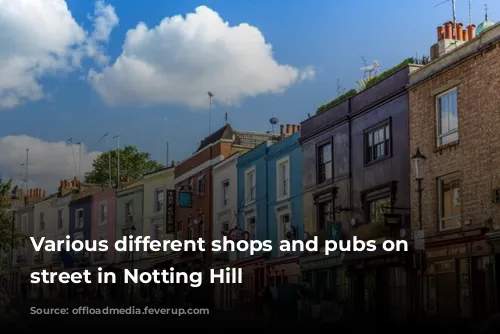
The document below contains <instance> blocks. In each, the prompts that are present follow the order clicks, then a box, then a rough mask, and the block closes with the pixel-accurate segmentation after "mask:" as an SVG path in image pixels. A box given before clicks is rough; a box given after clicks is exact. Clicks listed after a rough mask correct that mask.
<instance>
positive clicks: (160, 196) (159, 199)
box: [154, 189, 165, 212]
mask: <svg viewBox="0 0 500 334" xmlns="http://www.w3.org/2000/svg"><path fill="white" fill-rule="evenodd" d="M164 207H165V191H164V190H163V189H156V190H155V211H154V212H163V210H164Z"/></svg>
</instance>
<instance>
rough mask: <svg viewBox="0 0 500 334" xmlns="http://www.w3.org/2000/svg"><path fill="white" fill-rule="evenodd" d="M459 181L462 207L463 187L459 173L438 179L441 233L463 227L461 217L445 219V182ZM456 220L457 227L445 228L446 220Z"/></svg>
mask: <svg viewBox="0 0 500 334" xmlns="http://www.w3.org/2000/svg"><path fill="white" fill-rule="evenodd" d="M454 180H458V182H459V184H460V187H459V188H458V201H459V204H458V205H460V195H461V194H460V189H461V187H462V180H461V179H460V175H459V173H453V174H449V175H445V176H441V177H439V178H438V179H437V181H438V210H439V231H448V230H454V229H457V228H460V227H462V221H461V219H460V217H461V215H460V214H459V215H456V216H451V217H443V197H442V194H443V188H442V187H443V181H454ZM452 219H456V221H457V224H456V225H455V226H451V227H448V228H443V222H444V221H446V220H452Z"/></svg>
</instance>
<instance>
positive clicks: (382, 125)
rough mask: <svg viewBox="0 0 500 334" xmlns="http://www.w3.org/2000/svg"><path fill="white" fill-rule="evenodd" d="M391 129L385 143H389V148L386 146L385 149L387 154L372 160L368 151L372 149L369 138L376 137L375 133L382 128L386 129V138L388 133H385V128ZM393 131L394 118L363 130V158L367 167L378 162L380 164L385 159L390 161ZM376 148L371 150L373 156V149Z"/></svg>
mask: <svg viewBox="0 0 500 334" xmlns="http://www.w3.org/2000/svg"><path fill="white" fill-rule="evenodd" d="M387 126H388V127H389V139H387V138H385V140H384V142H388V143H387V145H386V146H387V147H385V146H384V149H385V150H386V153H385V154H384V155H382V156H379V157H377V158H373V159H371V160H370V157H369V155H368V152H369V151H368V149H369V148H370V147H369V145H368V143H369V137H370V136H372V135H374V133H375V132H377V131H379V130H381V129H382V128H384V136H385V135H386V131H385V127H387ZM392 138H393V131H392V117H389V118H387V119H385V120H383V121H381V122H378V123H377V124H375V125H373V126H370V127H369V128H366V129H365V130H363V156H364V163H365V166H368V165H371V164H375V163H377V162H380V161H383V160H385V159H389V158H391V157H392V149H393V147H392V143H393V140H392ZM372 142H373V138H372ZM374 148H375V146H374V145H373V146H371V148H370V150H371V153H372V154H373V149H374Z"/></svg>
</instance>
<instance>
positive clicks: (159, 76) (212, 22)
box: [89, 6, 314, 108]
mask: <svg viewBox="0 0 500 334" xmlns="http://www.w3.org/2000/svg"><path fill="white" fill-rule="evenodd" d="M313 76H314V69H313V68H312V67H307V68H306V69H305V70H304V71H301V70H299V69H297V68H295V67H293V66H290V65H281V64H279V63H278V62H277V61H276V60H275V59H274V58H273V52H272V46H271V44H269V43H266V41H265V39H264V36H263V35H262V33H261V32H260V31H259V30H258V29H257V28H256V27H253V26H251V25H249V24H247V23H241V24H239V25H237V26H230V25H229V23H228V22H224V21H223V20H222V18H221V17H220V16H219V14H218V13H216V12H215V11H213V10H211V9H210V8H207V7H206V6H200V7H198V8H196V10H195V12H194V13H190V14H188V15H187V16H186V17H185V18H183V17H181V16H174V17H170V18H165V19H163V20H162V21H161V22H160V24H159V25H157V26H156V27H153V28H148V27H147V26H146V24H145V23H142V22H141V23H139V24H138V25H137V26H136V28H135V29H131V30H129V31H128V32H127V35H126V39H125V42H124V45H123V52H122V54H121V55H120V56H119V57H118V58H117V59H116V61H115V62H114V63H113V64H112V65H110V66H108V67H105V68H104V69H103V70H102V71H101V72H99V71H96V70H91V71H90V72H89V80H90V81H91V83H92V84H93V86H94V87H95V89H96V90H97V91H98V92H99V93H100V95H101V96H102V97H103V98H104V99H105V101H106V102H108V103H109V104H112V105H117V104H126V103H139V104H141V105H144V106H147V105H153V104H161V103H179V104H184V105H187V106H190V107H193V108H206V107H207V104H208V98H207V92H208V91H211V92H214V93H215V98H216V99H218V98H220V100H221V101H224V100H226V99H228V100H229V101H230V102H231V103H233V104H234V103H237V102H238V101H239V100H241V99H242V98H245V97H249V96H256V95H259V94H264V93H280V92H283V91H284V90H285V89H286V88H288V87H289V86H290V85H292V84H293V83H296V82H298V81H301V80H306V79H310V78H312V77H313Z"/></svg>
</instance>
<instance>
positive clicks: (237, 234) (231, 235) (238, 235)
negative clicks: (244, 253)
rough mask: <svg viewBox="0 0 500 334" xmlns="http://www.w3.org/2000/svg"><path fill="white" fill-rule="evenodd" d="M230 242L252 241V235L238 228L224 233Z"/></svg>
mask: <svg viewBox="0 0 500 334" xmlns="http://www.w3.org/2000/svg"><path fill="white" fill-rule="evenodd" d="M222 235H223V236H225V237H226V238H227V239H228V240H232V241H234V242H238V241H241V240H245V241H250V233H248V232H247V231H243V230H241V229H239V228H237V227H235V228H233V229H232V230H230V231H229V232H225V233H222Z"/></svg>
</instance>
